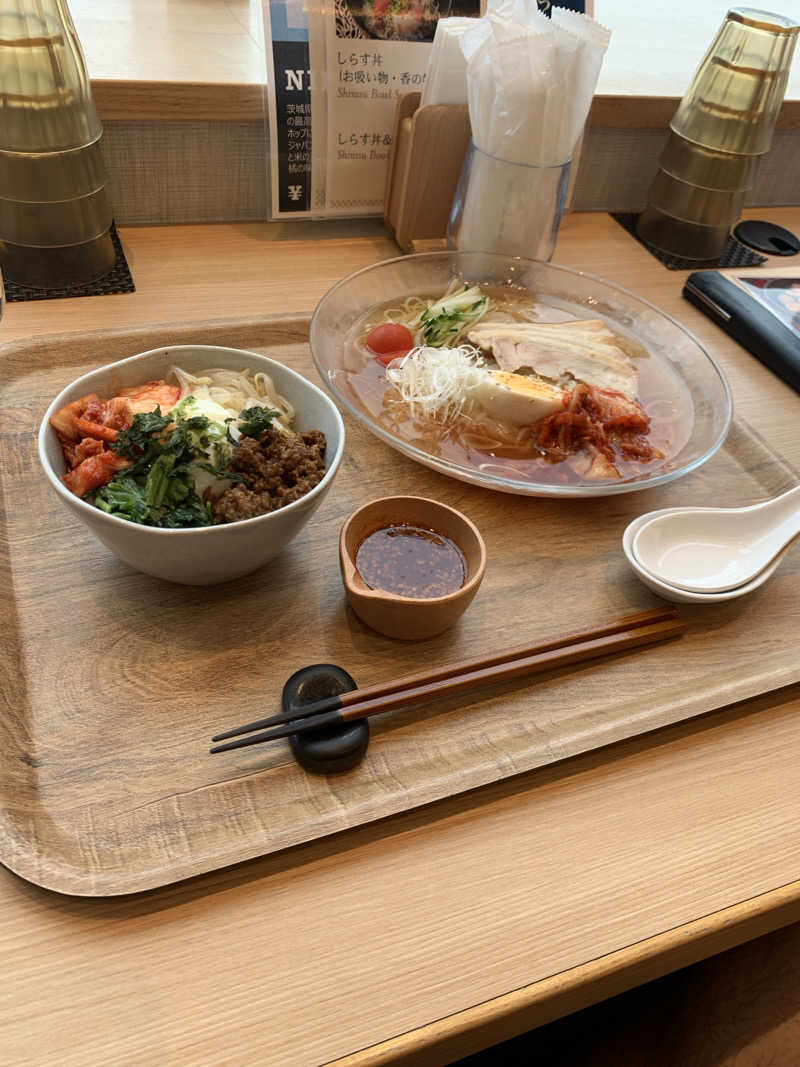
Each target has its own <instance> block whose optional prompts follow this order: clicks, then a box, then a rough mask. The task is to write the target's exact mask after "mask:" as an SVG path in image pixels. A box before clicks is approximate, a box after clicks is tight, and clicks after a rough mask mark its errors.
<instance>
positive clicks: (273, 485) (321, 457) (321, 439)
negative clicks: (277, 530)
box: [214, 429, 325, 522]
mask: <svg viewBox="0 0 800 1067" xmlns="http://www.w3.org/2000/svg"><path fill="white" fill-rule="evenodd" d="M231 466H232V467H233V469H234V470H235V471H238V472H239V473H240V474H242V475H244V478H245V483H244V484H240V485H235V486H234V487H233V488H232V489H228V490H227V491H226V492H225V493H223V494H222V496H221V497H220V498H219V500H217V502H216V503H215V504H214V518H215V519H216V521H217V522H238V520H239V519H252V518H253V517H254V516H256V515H264V514H266V512H268V511H277V509H278V508H282V507H283V506H284V505H285V504H291V503H292V501H293V500H298V499H299V498H300V497H301V496H305V494H306V493H307V492H308V491H309V490H310V489H313V488H314V486H315V485H317V483H318V482H321V481H322V478H323V476H324V474H325V434H324V433H323V432H322V431H321V430H309V431H308V433H298V434H294V435H292V436H289V435H288V434H285V433H281V432H280V431H279V430H272V429H270V430H267V431H266V432H265V433H263V434H262V435H261V437H260V438H259V439H258V440H257V441H256V440H254V439H253V438H252V437H242V438H241V443H240V444H239V446H238V447H237V448H236V449H235V450H234V453H233V460H232V461H231Z"/></svg>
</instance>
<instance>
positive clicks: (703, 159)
mask: <svg viewBox="0 0 800 1067" xmlns="http://www.w3.org/2000/svg"><path fill="white" fill-rule="evenodd" d="M798 29H800V23H797V22H796V21H795V20H794V19H791V18H787V17H785V16H783V15H774V14H771V13H770V12H768V11H758V10H756V9H754V8H749V7H734V8H731V10H730V11H729V12H728V14H727V15H726V16H725V20H724V21H723V23H722V26H721V28H720V30H719V32H718V33H717V36H716V37H715V39H714V41H713V42H712V44H711V47H710V48H709V50H708V52H706V54H705V56H704V58H703V60H702V62H701V63H700V66H699V67H698V68H697V71H696V73H695V75H694V78H693V79H692V83H691V85H690V86H689V88H688V89H687V91H686V93H685V94H684V97H683V99H682V100H681V102H680V105H679V106H678V110H677V111H676V112H675V115H674V116H673V119H672V122H671V123H670V135H669V139H668V141H667V144H666V146H665V148H664V151H663V152H662V154H661V157H660V159H659V163H660V170H659V172H658V174H657V175H656V178H655V181H654V182H653V184H652V186H651V187H650V192H649V194H648V203H647V208H646V209H645V210H644V211H643V212H642V214H641V215H640V216H639V221H638V224H637V231H636V232H637V233H638V235H639V236H640V237H641V238H642V239H643V240H644V241H647V243H648V244H651V245H653V246H654V247H656V248H658V249H660V250H661V251H664V252H669V253H671V254H672V255H675V256H682V257H685V258H687V259H697V260H708V259H714V258H716V257H717V256H719V255H720V253H721V252H722V250H723V249H724V247H725V244H726V242H727V240H728V236H729V234H730V229H731V226H732V225H733V224H734V223H735V222H736V220H737V219H738V218H739V216H740V214H741V211H742V207H743V205H744V200H745V196H746V195H747V192H748V190H750V189H752V187H753V183H754V181H755V176H756V172H757V170H758V164H759V161H760V159H761V157H762V156H763V155H764V154H765V153H766V152H768V151H769V148H770V146H771V144H772V134H773V131H774V129H775V123H776V121H777V118H778V111H779V110H780V106H781V103H782V102H783V97H784V94H785V92H786V82H787V80H788V77H789V68H790V66H791V62H792V55H793V53H794V47H795V44H796V42H797V33H798Z"/></svg>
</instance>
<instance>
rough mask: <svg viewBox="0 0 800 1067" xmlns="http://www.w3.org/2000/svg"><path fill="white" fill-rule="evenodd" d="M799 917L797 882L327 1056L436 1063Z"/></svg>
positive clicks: (363, 1064)
mask: <svg viewBox="0 0 800 1067" xmlns="http://www.w3.org/2000/svg"><path fill="white" fill-rule="evenodd" d="M798 919H800V881H796V882H790V883H789V884H787V885H785V886H781V887H780V888H778V889H774V890H771V891H770V892H768V893H762V894H760V895H759V896H756V897H752V898H750V899H748V900H744V901H741V902H740V903H738V904H734V905H732V906H731V907H729V908H725V909H723V910H722V911H718V912H713V913H711V914H709V915H706V916H703V917H702V918H700V919H696V920H694V921H693V922H690V923H686V924H685V925H683V926H678V927H675V928H674V929H673V930H667V931H665V932H664V933H662V934H658V935H657V936H655V937H652V938H648V939H647V940H645V941H640V942H637V943H636V944H633V945H629V946H627V947H626V948H623V949H620V950H619V951H617V952H612V953H609V954H608V955H605V956H601V957H599V958H598V959H595V960H591V961H589V962H588V963H585V964H582V965H581V966H579V967H574V968H571V969H570V970H568V971H563V972H561V973H560V974H555V975H551V976H550V977H548V978H545V979H543V980H542V981H540V982H534V983H532V984H531V985H526V986H522V987H520V988H519V989H515V990H512V991H511V992H509V993H505V994H503V995H502V996H499V997H495V998H494V999H492V1000H488V1001H485V1002H484V1003H482V1004H476V1005H474V1006H473V1007H471V1008H466V1009H465V1010H464V1011H461V1012H457V1013H456V1014H454V1015H449V1016H447V1017H446V1018H443V1019H438V1020H437V1021H436V1022H432V1023H429V1024H428V1025H427V1026H422V1027H419V1028H418V1029H416V1030H411V1031H409V1032H408V1033H405V1034H400V1035H398V1036H397V1037H394V1038H391V1039H389V1040H387V1041H383V1042H381V1043H380V1044H378V1045H372V1046H370V1047H369V1048H365V1049H362V1050H361V1051H359V1052H355V1053H352V1054H351V1055H349V1056H345V1057H343V1058H341V1059H337V1060H335V1061H332V1064H331V1067H333V1065H335V1067H384V1065H389V1064H391V1065H392V1067H403V1065H408V1067H411V1065H413V1067H441V1065H442V1064H447V1063H451V1062H452V1061H453V1060H455V1059H459V1058H460V1057H462V1056H468V1055H470V1054H472V1053H474V1052H478V1051H480V1050H481V1049H485V1048H488V1047H489V1046H491V1045H494V1044H497V1043H498V1042H501V1041H506V1040H508V1039H509V1038H512V1037H516V1036H518V1035H519V1034H522V1033H525V1032H526V1031H528V1030H531V1029H534V1028H535V1027H538V1026H543V1025H544V1024H545V1023H548V1022H552V1021H553V1020H554V1019H559V1018H561V1017H562V1016H565V1015H569V1014H571V1013H572V1012H575V1011H579V1010H580V1009H582V1008H586V1007H588V1006H589V1005H591V1004H596V1003H598V1002H599V1001H601V1000H605V999H607V998H608V997H613V996H616V995H617V994H619V993H624V992H626V991H627V990H629V989H633V988H634V987H636V986H639V985H642V984H643V983H645V982H650V981H652V980H653V979H655V978H661V977H663V976H664V975H666V974H669V973H670V972H672V971H676V970H680V969H681V968H682V967H687V966H689V965H690V964H692V963H697V962H699V961H700V960H703V959H707V958H708V957H709V956H714V955H716V954H717V953H720V952H724V951H726V950H727V949H731V948H735V947H736V946H737V945H741V944H744V942H746V941H750V940H752V939H753V938H756V937H761V936H762V935H764V934H768V933H771V932H772V931H773V930H777V929H779V928H780V927H782V926H786V925H788V924H789V923H792V922H796V921H797V920H798Z"/></svg>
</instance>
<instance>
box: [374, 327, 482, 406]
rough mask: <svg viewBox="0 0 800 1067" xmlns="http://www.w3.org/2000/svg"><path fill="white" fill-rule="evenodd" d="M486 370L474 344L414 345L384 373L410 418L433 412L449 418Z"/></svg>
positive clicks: (462, 403)
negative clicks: (452, 346)
mask: <svg viewBox="0 0 800 1067" xmlns="http://www.w3.org/2000/svg"><path fill="white" fill-rule="evenodd" d="M488 373H489V371H488V370H487V368H486V367H485V366H484V361H483V357H482V356H481V355H480V353H479V352H478V349H477V348H475V347H474V346H473V345H459V346H458V347H457V348H428V347H421V348H413V349H412V350H411V351H410V352H409V353H408V355H407V356H405V357H404V358H403V359H402V360H396V361H395V362H394V363H390V364H389V366H388V367H387V370H386V377H387V378H388V380H389V381H390V382H391V383H392V385H394V386H396V388H397V389H398V391H399V393H400V395H401V396H402V398H403V400H404V401H405V403H406V404H408V408H409V412H410V414H411V416H412V418H416V417H418V416H422V417H425V418H427V417H431V416H434V417H436V418H437V419H439V420H440V421H442V422H443V423H449V422H452V421H453V419H455V418H457V417H458V415H459V414H460V413H461V409H462V408H463V407H464V404H465V403H466V402H467V400H468V399H469V391H470V389H472V388H473V387H474V386H476V385H478V384H479V383H480V382H481V381H483V379H484V378H485V377H486V375H487V374H488Z"/></svg>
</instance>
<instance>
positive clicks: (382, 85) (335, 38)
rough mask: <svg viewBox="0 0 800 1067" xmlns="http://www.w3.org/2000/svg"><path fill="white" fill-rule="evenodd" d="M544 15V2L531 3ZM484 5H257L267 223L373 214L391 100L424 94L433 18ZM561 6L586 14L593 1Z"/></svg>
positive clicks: (436, 1) (459, 0) (266, 0)
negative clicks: (262, 43) (262, 48)
mask: <svg viewBox="0 0 800 1067" xmlns="http://www.w3.org/2000/svg"><path fill="white" fill-rule="evenodd" d="M536 2H537V4H538V6H539V7H540V8H541V9H542V10H543V11H545V12H546V13H548V12H549V9H550V7H551V6H552V3H551V0H536ZM485 6H486V4H485V0H483V3H481V0H262V9H263V13H264V29H265V34H266V44H267V48H266V52H267V115H268V121H269V177H270V194H271V195H270V218H272V219H303V218H306V219H307V218H332V217H337V216H338V217H343V216H345V217H346V216H351V217H352V216H363V215H380V214H382V213H383V201H384V191H385V185H386V176H387V170H388V165H389V155H390V152H391V147H392V130H393V126H394V115H395V109H396V105H397V100H398V97H400V96H402V95H403V93H407V92H412V91H414V90H415V89H418V90H422V88H423V86H424V84H425V77H426V73H427V68H428V59H429V56H430V51H431V41H432V40H433V36H434V33H435V32H436V24H437V22H438V20H439V19H440V18H450V17H452V16H460V17H467V18H472V17H477V16H479V15H480V14H481V11H482V8H485ZM556 6H559V7H567V8H571V9H572V10H575V11H587V10H588V11H589V12H591V6H592V5H591V2H589V3H586V0H562V2H561V3H559V4H557V5H556Z"/></svg>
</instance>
